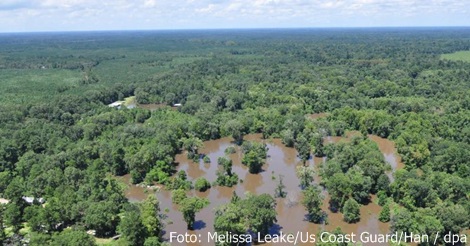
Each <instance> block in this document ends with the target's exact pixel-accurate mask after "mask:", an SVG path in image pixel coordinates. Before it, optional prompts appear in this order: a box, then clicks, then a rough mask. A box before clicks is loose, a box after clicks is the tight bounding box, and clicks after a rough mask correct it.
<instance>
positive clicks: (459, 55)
mask: <svg viewBox="0 0 470 246" xmlns="http://www.w3.org/2000/svg"><path fill="white" fill-rule="evenodd" d="M441 59H446V60H451V61H464V62H470V51H457V52H454V53H451V54H442V55H441Z"/></svg>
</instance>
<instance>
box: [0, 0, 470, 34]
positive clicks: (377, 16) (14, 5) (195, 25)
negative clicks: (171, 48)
mask: <svg viewBox="0 0 470 246" xmlns="http://www.w3.org/2000/svg"><path fill="white" fill-rule="evenodd" d="M371 26H470V0H0V32H29V31H77V30H140V29H152V30H156V29H206V28H207V29H209V28H288V27H371Z"/></svg>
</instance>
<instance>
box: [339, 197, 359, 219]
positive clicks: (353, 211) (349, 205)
mask: <svg viewBox="0 0 470 246" xmlns="http://www.w3.org/2000/svg"><path fill="white" fill-rule="evenodd" d="M360 206H361V205H359V203H357V202H356V200H354V199H352V198H349V199H348V200H347V201H346V203H344V207H343V217H344V221H346V222H348V223H355V222H358V221H359V220H360V219H361V211H360Z"/></svg>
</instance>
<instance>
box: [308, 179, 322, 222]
mask: <svg viewBox="0 0 470 246" xmlns="http://www.w3.org/2000/svg"><path fill="white" fill-rule="evenodd" d="M320 192H321V191H320V189H319V188H318V187H317V186H309V187H307V189H305V190H304V191H303V194H304V198H303V200H302V204H303V205H304V207H305V209H306V210H307V212H308V220H309V221H310V222H313V223H321V222H322V221H323V219H324V214H325V213H324V212H323V211H322V210H321V206H322V205H323V197H322V196H321V194H320Z"/></svg>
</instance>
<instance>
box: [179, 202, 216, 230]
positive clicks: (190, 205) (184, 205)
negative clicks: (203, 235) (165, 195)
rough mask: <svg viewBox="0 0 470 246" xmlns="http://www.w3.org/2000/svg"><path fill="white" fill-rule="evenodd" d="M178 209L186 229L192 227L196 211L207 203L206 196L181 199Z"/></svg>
mask: <svg viewBox="0 0 470 246" xmlns="http://www.w3.org/2000/svg"><path fill="white" fill-rule="evenodd" d="M179 205H180V207H179V210H180V211H181V213H183V219H184V221H186V224H187V227H188V230H192V229H193V225H194V222H195V218H196V213H197V212H199V211H201V210H202V209H203V208H204V207H205V206H207V205H209V200H207V198H199V197H189V198H186V199H184V200H183V201H181V203H180V204H179Z"/></svg>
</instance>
